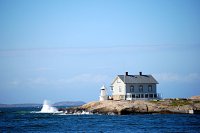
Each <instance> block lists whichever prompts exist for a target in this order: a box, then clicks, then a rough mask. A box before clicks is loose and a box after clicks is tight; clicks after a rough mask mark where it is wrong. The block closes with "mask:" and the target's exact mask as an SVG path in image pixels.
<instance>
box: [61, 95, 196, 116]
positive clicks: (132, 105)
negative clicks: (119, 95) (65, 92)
mask: <svg viewBox="0 0 200 133" xmlns="http://www.w3.org/2000/svg"><path fill="white" fill-rule="evenodd" d="M189 110H200V99H198V98H197V99H193V98H190V99H179V98H176V99H163V100H151V101H144V100H134V101H125V100H123V101H114V100H106V101H95V102H90V103H87V104H84V105H82V106H79V107H71V108H61V109H59V111H63V112H64V113H66V114H84V113H87V114H90V113H91V114H106V115H109V114H113V115H129V114H154V113H159V114H187V113H189Z"/></svg>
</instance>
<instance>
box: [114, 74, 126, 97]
mask: <svg viewBox="0 0 200 133" xmlns="http://www.w3.org/2000/svg"><path fill="white" fill-rule="evenodd" d="M112 86H113V93H112V95H113V100H122V99H125V97H124V96H125V95H126V89H125V84H124V82H123V81H122V80H121V79H120V78H119V77H117V78H116V80H115V81H114V83H113V84H112Z"/></svg>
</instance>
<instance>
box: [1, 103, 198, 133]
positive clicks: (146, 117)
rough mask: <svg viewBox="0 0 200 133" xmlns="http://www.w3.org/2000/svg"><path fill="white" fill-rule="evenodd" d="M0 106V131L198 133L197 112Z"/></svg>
mask: <svg viewBox="0 0 200 133" xmlns="http://www.w3.org/2000/svg"><path fill="white" fill-rule="evenodd" d="M40 110H41V108H27V107H26V108H25V107H24V108H22V107H21V108H16V107H15V108H0V133H4V132H5V133H7V132H8V133H12V132H13V133H15V132H16V133H43V132H44V133H54V132H55V133H74V132H75V133H76V132H78V133H79V132H80V133H96V132H97V133H118V132H119V133H173V132H179V133H198V132H200V115H198V114H135V115H96V114H82V115H77V114H76V115H66V114H62V113H61V114H60V113H39V111H40Z"/></svg>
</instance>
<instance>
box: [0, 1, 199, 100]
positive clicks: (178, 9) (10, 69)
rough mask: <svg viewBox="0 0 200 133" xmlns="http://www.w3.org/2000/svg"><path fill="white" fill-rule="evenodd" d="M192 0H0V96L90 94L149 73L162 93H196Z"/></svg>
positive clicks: (60, 97) (196, 27)
mask: <svg viewBox="0 0 200 133" xmlns="http://www.w3.org/2000/svg"><path fill="white" fill-rule="evenodd" d="M199 7H200V2H199V1H198V0H160V1H158V0H130V1H129V0H125V1H122V0H105V1H104V0H18V1H15V0H0V19H1V21H0V73H1V74H0V103H24V102H37V103H42V101H43V100H44V99H48V100H51V101H53V102H57V101H65V100H72V101H73V100H82V101H85V102H88V101H93V100H98V96H99V89H100V87H101V86H102V85H103V84H105V85H106V86H107V87H108V88H109V86H110V83H111V81H112V80H113V78H114V77H115V76H116V75H118V74H124V72H126V71H128V72H129V73H130V74H138V73H139V71H142V72H143V73H144V74H152V75H153V76H154V77H155V78H156V79H157V80H158V82H159V85H158V92H160V93H162V94H163V97H190V96H192V95H200V88H199V86H200V82H199V81H200V69H199V68H200V62H199V57H200V8H199Z"/></svg>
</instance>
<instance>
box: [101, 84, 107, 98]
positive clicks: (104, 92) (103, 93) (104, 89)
mask: <svg viewBox="0 0 200 133" xmlns="http://www.w3.org/2000/svg"><path fill="white" fill-rule="evenodd" d="M104 100H108V96H107V94H106V87H105V86H104V85H103V86H102V87H101V93H100V96H99V101H104Z"/></svg>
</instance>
